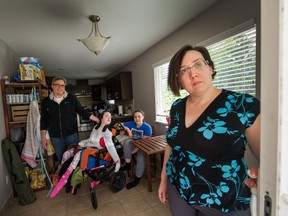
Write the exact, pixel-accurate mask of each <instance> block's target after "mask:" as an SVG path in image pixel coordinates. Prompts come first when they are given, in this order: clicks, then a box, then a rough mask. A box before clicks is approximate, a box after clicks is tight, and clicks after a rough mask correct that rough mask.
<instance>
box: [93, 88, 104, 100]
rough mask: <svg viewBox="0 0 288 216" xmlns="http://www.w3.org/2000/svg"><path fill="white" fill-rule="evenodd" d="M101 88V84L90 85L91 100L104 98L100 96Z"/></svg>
mask: <svg viewBox="0 0 288 216" xmlns="http://www.w3.org/2000/svg"><path fill="white" fill-rule="evenodd" d="M102 88H103V85H101V84H99V85H92V100H93V101H101V100H104V99H105V98H102V92H103V91H102Z"/></svg>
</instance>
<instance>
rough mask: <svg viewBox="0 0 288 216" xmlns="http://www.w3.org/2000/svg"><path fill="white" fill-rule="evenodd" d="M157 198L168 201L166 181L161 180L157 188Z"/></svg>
mask: <svg viewBox="0 0 288 216" xmlns="http://www.w3.org/2000/svg"><path fill="white" fill-rule="evenodd" d="M158 197H159V200H160V201H161V202H162V203H163V204H165V203H166V202H167V201H168V194H167V182H165V181H161V182H160V185H159V189H158Z"/></svg>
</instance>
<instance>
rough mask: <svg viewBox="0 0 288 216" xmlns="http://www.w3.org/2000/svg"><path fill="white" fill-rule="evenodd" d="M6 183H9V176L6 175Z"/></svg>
mask: <svg viewBox="0 0 288 216" xmlns="http://www.w3.org/2000/svg"><path fill="white" fill-rule="evenodd" d="M6 184H9V178H8V176H6Z"/></svg>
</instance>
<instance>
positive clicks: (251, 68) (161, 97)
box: [153, 20, 256, 123]
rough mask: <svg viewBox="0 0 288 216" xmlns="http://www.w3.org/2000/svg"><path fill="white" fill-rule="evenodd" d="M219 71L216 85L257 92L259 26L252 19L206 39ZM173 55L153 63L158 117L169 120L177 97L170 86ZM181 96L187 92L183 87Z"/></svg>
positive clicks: (158, 119)
mask: <svg viewBox="0 0 288 216" xmlns="http://www.w3.org/2000/svg"><path fill="white" fill-rule="evenodd" d="M199 45H203V46H206V48H207V49H208V50H209V53H210V55H211V58H212V60H213V62H214V64H215V68H216V71H217V74H216V77H215V79H214V80H213V85H214V86H216V87H218V88H225V89H228V90H232V91H236V92H243V93H249V94H251V95H254V96H255V95H256V27H255V26H254V21H253V20H250V21H248V22H246V23H243V24H241V25H239V26H237V27H235V28H233V29H231V30H229V31H227V32H224V33H222V34H220V35H217V36H215V37H213V38H211V39H209V40H207V41H204V42H203V43H201V44H199ZM169 61H170V58H169V59H166V60H163V61H162V62H160V63H158V64H155V65H153V68H154V86H155V100H156V101H155V106H156V121H159V122H163V123H166V116H167V115H168V114H169V110H170V107H171V104H172V103H173V102H174V101H175V100H176V99H177V97H175V96H174V95H173V94H172V93H171V92H170V91H169V90H168V87H167V78H168V65H169ZM180 93H181V97H184V96H186V95H187V92H186V91H185V90H182V91H181V92H180Z"/></svg>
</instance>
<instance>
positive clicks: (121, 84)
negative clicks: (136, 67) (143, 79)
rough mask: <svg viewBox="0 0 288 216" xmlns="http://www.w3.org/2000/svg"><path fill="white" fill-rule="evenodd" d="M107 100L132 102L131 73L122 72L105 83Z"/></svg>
mask: <svg viewBox="0 0 288 216" xmlns="http://www.w3.org/2000/svg"><path fill="white" fill-rule="evenodd" d="M106 92H107V99H108V100H132V99H133V90H132V73H131V72H130V71H123V72H120V73H118V74H116V75H115V76H113V77H111V78H110V79H108V80H107V81H106Z"/></svg>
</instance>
